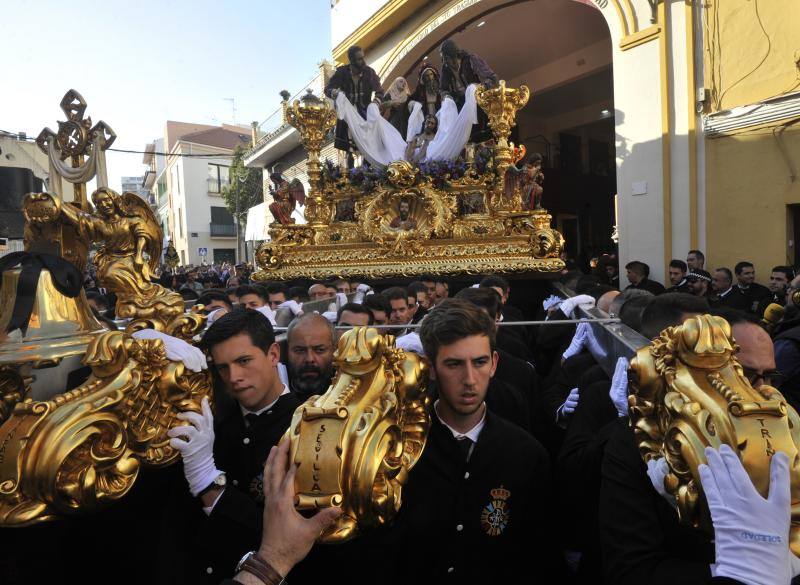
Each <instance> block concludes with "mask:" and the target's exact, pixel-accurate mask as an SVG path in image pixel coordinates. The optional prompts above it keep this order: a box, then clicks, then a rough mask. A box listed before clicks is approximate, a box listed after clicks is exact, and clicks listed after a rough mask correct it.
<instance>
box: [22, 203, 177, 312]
mask: <svg viewBox="0 0 800 585" xmlns="http://www.w3.org/2000/svg"><path fill="white" fill-rule="evenodd" d="M92 201H93V202H94V204H95V207H96V208H97V212H96V213H94V214H92V213H87V212H85V211H83V210H81V209H80V208H78V207H76V206H75V205H73V204H72V203H64V202H62V201H61V200H60V199H59V198H58V197H56V196H54V195H52V194H50V193H30V194H28V195H27V196H26V197H25V201H24V203H23V213H24V214H25V219H26V220H27V221H28V222H29V223H33V224H46V223H54V222H61V223H63V224H70V225H73V226H75V227H76V228H77V230H78V233H79V234H80V236H81V237H82V238H83V239H84V240H86V241H94V242H102V246H101V247H100V250H99V251H98V253H97V255H96V256H95V264H96V265H97V276H98V280H99V282H100V283H101V284H102V285H103V286H105V287H107V288H108V289H110V290H112V291H114V292H115V293H116V294H117V308H116V313H117V316H118V317H119V318H120V319H126V318H134V319H152V320H158V321H161V322H162V323H164V324H166V323H168V322H169V321H171V320H172V319H174V318H175V317H177V316H178V315H180V314H182V313H183V298H182V297H181V295H179V294H178V293H175V292H171V291H167V290H166V289H164V288H163V287H162V286H160V285H158V284H155V283H153V282H151V280H150V275H151V274H152V272H153V271H154V270H155V269H156V267H157V266H158V263H159V261H160V258H161V240H162V234H161V228H160V226H159V224H158V220H157V219H156V217H155V216H154V215H153V211H152V210H151V209H150V207H149V206H148V205H147V203H145V202H144V200H142V199H141V198H140V197H139V196H138V195H135V194H134V193H123V194H122V195H119V194H117V193H116V192H115V191H112V190H111V189H108V188H101V189H97V190H96V191H95V192H94V193H92ZM145 254H147V256H149V260H146V259H145Z"/></svg>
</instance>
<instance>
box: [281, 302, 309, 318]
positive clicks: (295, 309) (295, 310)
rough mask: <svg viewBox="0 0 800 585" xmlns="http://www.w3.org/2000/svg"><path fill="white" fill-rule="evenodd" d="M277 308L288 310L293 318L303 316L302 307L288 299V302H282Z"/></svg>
mask: <svg viewBox="0 0 800 585" xmlns="http://www.w3.org/2000/svg"><path fill="white" fill-rule="evenodd" d="M278 308H279V309H289V310H290V311H291V312H292V315H294V316H295V317H297V316H298V315H302V314H303V305H302V304H301V303H298V302H297V301H295V300H293V299H290V300H288V301H283V302H282V303H281V304H280V305H278Z"/></svg>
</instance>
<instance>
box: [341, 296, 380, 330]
mask: <svg viewBox="0 0 800 585" xmlns="http://www.w3.org/2000/svg"><path fill="white" fill-rule="evenodd" d="M373 322H374V319H373V317H372V311H370V310H369V309H368V308H367V307H365V306H364V305H359V304H357V303H346V304H344V305H342V306H341V307H340V308H339V313H338V314H337V315H336V325H338V326H340V327H366V326H368V325H372V323H373ZM342 333H344V331H343V330H342V331H337V337H341V334H342Z"/></svg>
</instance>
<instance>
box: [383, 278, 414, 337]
mask: <svg viewBox="0 0 800 585" xmlns="http://www.w3.org/2000/svg"><path fill="white" fill-rule="evenodd" d="M382 294H383V296H384V297H386V300H387V301H389V305H390V306H391V308H392V309H391V313H389V325H408V324H409V323H411V319H412V317H413V315H412V313H411V310H410V307H409V306H408V291H406V289H404V288H402V287H399V286H393V287H392V288H387V289H386V290H385V291H383V293H382ZM391 333H392V335H395V336H396V337H399V336H400V335H402V334H403V333H405V329H395V330H393V331H392V332H391Z"/></svg>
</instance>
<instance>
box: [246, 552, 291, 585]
mask: <svg viewBox="0 0 800 585" xmlns="http://www.w3.org/2000/svg"><path fill="white" fill-rule="evenodd" d="M242 571H247V572H248V573H250V574H251V575H254V576H255V577H258V578H259V579H260V580H261V581H262V582H263V583H264V584H265V585H285V584H286V581H285V580H284V578H283V577H281V576H280V575H279V574H278V572H277V571H276V570H275V569H273V568H272V566H271V565H270V564H269V563H268V562H266V561H265V560H264V559H262V558H260V557H258V555H252V556H251V557H250V558H249V559H247V560H246V561H245V562H244V563H243V564H242Z"/></svg>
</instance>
